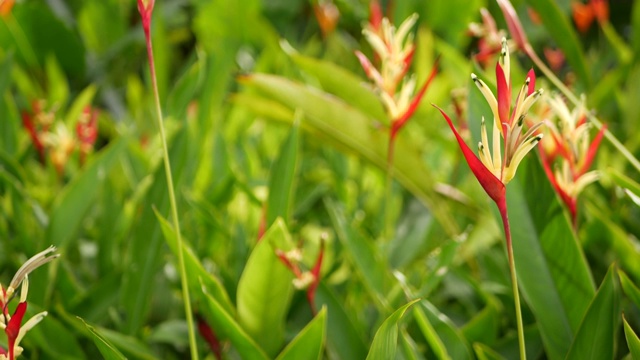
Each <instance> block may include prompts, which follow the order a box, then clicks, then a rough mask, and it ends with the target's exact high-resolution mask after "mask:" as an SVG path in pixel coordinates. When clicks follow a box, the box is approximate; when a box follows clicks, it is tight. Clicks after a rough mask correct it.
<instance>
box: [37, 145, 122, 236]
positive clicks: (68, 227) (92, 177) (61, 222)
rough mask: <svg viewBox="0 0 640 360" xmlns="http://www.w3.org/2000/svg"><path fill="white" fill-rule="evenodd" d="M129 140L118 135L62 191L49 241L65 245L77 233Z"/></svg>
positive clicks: (57, 199) (54, 212)
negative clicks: (118, 137)
mask: <svg viewBox="0 0 640 360" xmlns="http://www.w3.org/2000/svg"><path fill="white" fill-rule="evenodd" d="M125 142H126V139H118V140H116V141H115V142H114V143H112V144H111V145H109V147H108V148H106V149H105V150H104V151H102V153H101V154H99V155H97V156H95V157H94V158H93V159H92V161H91V162H90V163H89V164H87V166H86V168H85V169H84V170H83V171H82V172H81V173H79V174H78V175H76V176H75V177H74V178H73V180H72V181H71V182H70V183H69V184H67V185H66V186H65V188H64V189H63V190H62V192H61V193H60V194H59V195H58V197H57V198H56V200H55V203H54V205H53V209H52V211H51V218H50V222H49V228H48V229H47V235H46V237H47V243H48V244H53V245H56V246H58V247H64V246H66V245H68V243H69V242H70V241H71V239H72V238H73V237H74V236H75V234H76V231H77V230H78V228H79V227H80V224H81V222H82V219H83V217H84V215H85V214H86V213H87V212H88V211H89V209H90V208H91V205H93V203H94V201H95V199H96V196H97V194H98V192H97V190H99V189H100V187H101V185H102V183H103V181H104V179H105V178H106V175H107V173H108V172H109V171H110V170H111V168H112V167H113V165H114V164H115V162H116V160H117V159H118V156H120V153H121V152H122V150H123V149H124V145H125Z"/></svg>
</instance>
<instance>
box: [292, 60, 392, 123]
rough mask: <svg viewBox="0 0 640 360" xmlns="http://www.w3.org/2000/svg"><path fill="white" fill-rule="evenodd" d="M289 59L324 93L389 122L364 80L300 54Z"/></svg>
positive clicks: (378, 100) (380, 104) (329, 64)
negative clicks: (315, 81) (347, 101)
mask: <svg viewBox="0 0 640 360" xmlns="http://www.w3.org/2000/svg"><path fill="white" fill-rule="evenodd" d="M354 57H355V55H354ZM291 58H292V59H293V61H294V62H295V63H296V65H298V66H299V67H300V68H301V69H303V70H304V71H306V72H308V73H309V74H311V75H313V76H314V77H315V79H316V80H317V81H318V82H319V83H320V85H321V86H322V89H324V90H325V91H327V92H329V93H331V94H334V95H336V96H338V97H340V98H342V99H349V102H350V104H351V105H352V106H353V107H355V108H357V109H358V110H360V111H362V112H363V113H365V114H367V115H368V116H370V117H372V118H374V119H377V120H378V121H382V122H385V123H388V122H389V119H388V116H387V115H386V114H385V112H384V109H383V107H382V103H381V101H380V98H379V97H378V96H377V95H376V94H375V93H374V92H373V90H372V88H371V87H367V85H365V82H366V80H365V79H363V78H360V77H358V76H356V75H355V74H353V73H352V72H350V71H348V70H346V69H344V68H342V67H340V66H338V65H336V64H334V63H331V62H328V61H324V60H320V59H315V58H311V57H307V56H303V55H300V54H294V55H292V56H291Z"/></svg>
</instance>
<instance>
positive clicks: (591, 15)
mask: <svg viewBox="0 0 640 360" xmlns="http://www.w3.org/2000/svg"><path fill="white" fill-rule="evenodd" d="M571 10H572V15H573V21H574V22H575V24H576V28H578V31H580V32H581V33H585V32H587V30H589V28H590V27H591V24H592V23H593V21H594V20H598V22H600V23H602V22H605V21H609V3H608V2H607V1H606V0H589V2H587V3H586V4H583V3H581V2H577V1H574V2H572V3H571Z"/></svg>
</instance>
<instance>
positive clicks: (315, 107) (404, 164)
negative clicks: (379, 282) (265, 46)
mask: <svg viewBox="0 0 640 360" xmlns="http://www.w3.org/2000/svg"><path fill="white" fill-rule="evenodd" d="M244 84H246V85H248V86H251V87H252V88H255V89H258V90H260V91H261V92H263V93H264V94H265V95H266V96H268V97H270V98H273V99H274V100H277V101H279V102H280V103H282V104H283V105H286V106H287V107H289V108H290V109H300V110H302V111H303V113H304V115H305V118H304V120H305V121H304V122H303V124H302V127H303V128H304V129H306V130H307V131H309V132H311V133H312V134H314V135H316V136H318V137H319V138H321V139H325V140H329V142H331V143H332V144H333V145H334V146H336V147H337V148H339V149H343V150H347V151H349V152H351V153H355V154H356V155H358V156H360V157H362V158H364V159H367V160H368V161H370V162H371V163H373V164H374V165H376V166H378V167H380V168H381V169H383V170H384V169H386V159H387V153H386V152H387V142H388V135H387V132H386V131H381V130H379V129H376V128H375V126H374V122H373V121H372V119H370V118H369V117H368V116H366V115H365V114H363V113H362V112H360V111H358V110H357V109H355V108H354V107H352V106H350V105H348V104H346V103H345V102H343V101H342V100H340V99H337V98H336V97H334V96H330V95H329V94H327V93H323V92H322V91H319V90H317V89H310V88H309V87H307V86H305V85H303V84H299V83H296V82H292V81H290V80H287V79H285V78H282V77H278V76H273V75H267V74H254V75H251V76H249V77H246V78H244ZM290 121H293V119H290ZM403 137H404V135H403V133H402V132H400V133H399V134H398V141H396V145H395V162H394V169H393V174H394V176H395V178H396V179H397V180H398V181H399V182H400V183H401V184H402V185H403V186H404V187H405V188H406V189H408V190H409V191H411V192H412V193H413V194H414V195H416V196H417V197H418V198H420V199H421V200H422V201H423V202H424V203H425V205H426V206H427V207H428V208H429V210H430V211H432V212H433V213H434V215H435V217H436V219H438V221H439V222H440V224H442V226H443V227H444V229H445V230H446V232H447V233H448V234H449V235H451V236H453V235H456V234H458V232H459V230H458V226H457V224H456V222H455V220H454V219H453V217H452V215H451V213H450V212H449V210H448V207H449V206H448V205H447V203H446V202H444V201H442V199H441V196H440V195H438V194H436V192H435V190H434V189H435V179H433V177H432V176H431V174H430V171H429V170H428V168H427V167H426V165H425V163H424V161H423V159H422V158H421V155H420V152H419V151H418V150H417V149H416V148H414V147H412V146H411V145H409V144H408V142H407V141H403V140H402V139H403Z"/></svg>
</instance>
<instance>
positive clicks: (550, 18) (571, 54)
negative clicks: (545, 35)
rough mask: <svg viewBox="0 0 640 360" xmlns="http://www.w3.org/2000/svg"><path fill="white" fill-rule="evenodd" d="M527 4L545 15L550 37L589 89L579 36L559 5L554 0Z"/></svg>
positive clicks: (531, 1)
mask: <svg viewBox="0 0 640 360" xmlns="http://www.w3.org/2000/svg"><path fill="white" fill-rule="evenodd" d="M527 2H528V3H529V4H530V5H531V7H532V8H533V9H534V10H535V11H536V12H537V13H538V14H544V15H543V16H540V19H541V20H542V23H543V24H544V26H545V27H546V28H547V30H548V31H549V35H551V37H552V38H553V40H554V41H555V42H556V43H557V44H558V46H559V47H560V48H561V49H562V51H563V53H564V54H565V56H566V58H567V62H568V63H569V64H570V65H571V67H572V68H573V70H574V71H575V72H576V73H577V75H578V76H577V80H578V81H579V82H581V83H583V84H584V85H585V86H586V87H587V88H589V87H590V86H591V76H590V72H589V68H588V67H587V63H586V61H585V59H584V54H583V51H582V48H581V46H580V42H579V41H578V36H577V35H576V32H575V31H574V30H573V28H572V27H571V23H570V22H569V20H568V19H567V17H566V16H565V14H564V13H562V11H561V10H560V7H559V6H558V3H557V2H555V1H552V0H527Z"/></svg>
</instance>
